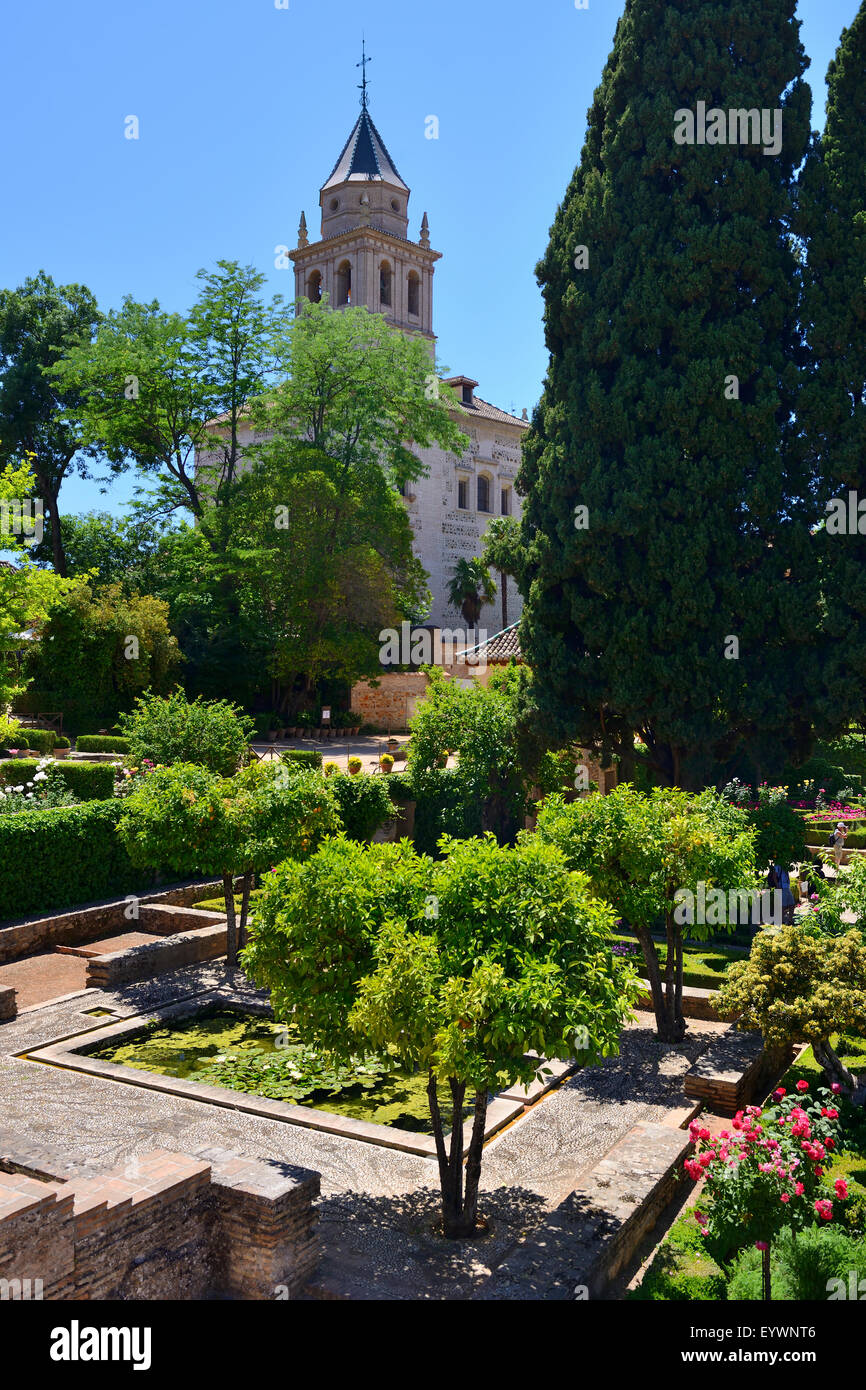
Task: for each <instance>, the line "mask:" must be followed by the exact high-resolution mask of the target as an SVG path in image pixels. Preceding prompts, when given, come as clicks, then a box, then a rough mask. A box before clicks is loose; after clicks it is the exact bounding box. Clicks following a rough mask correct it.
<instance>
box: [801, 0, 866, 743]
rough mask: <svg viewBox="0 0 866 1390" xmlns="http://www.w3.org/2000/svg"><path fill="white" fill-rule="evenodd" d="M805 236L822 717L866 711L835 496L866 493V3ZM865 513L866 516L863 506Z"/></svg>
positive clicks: (806, 197)
mask: <svg viewBox="0 0 866 1390" xmlns="http://www.w3.org/2000/svg"><path fill="white" fill-rule="evenodd" d="M798 211H799V218H798V231H799V232H800V235H801V237H802V238H803V240H804V242H805V248H806V257H807V265H806V268H805V274H804V277H803V279H804V304H803V324H804V331H805V334H806V337H807V340H808V344H809V349H810V372H809V379H808V382H807V384H806V387H805V389H804V391H803V395H802V400H801V402H800V406H799V412H798V413H799V416H800V419H801V422H802V425H803V432H804V436H805V440H806V441H807V444H808V448H809V450H810V463H811V464H812V466H813V468H814V471H815V474H816V477H817V479H818V491H819V498H820V512H821V515H822V516H823V518H824V520H825V521H826V526H822V527H821V528H820V529H819V530H818V531H817V532H816V535H815V540H814V544H815V546H816V547H817V549H818V550H819V553H820V557H821V566H822V579H823V585H824V592H825V596H826V613H825V616H824V624H823V642H822V646H821V651H820V654H819V657H818V660H817V663H816V665H817V669H818V671H819V672H820V674H821V677H822V695H821V700H820V702H819V708H818V720H819V723H820V724H821V725H823V728H824V729H825V730H827V729H829V730H830V732H831V733H836V732H839V731H840V730H844V729H845V728H846V727H847V724H848V722H849V720H851V719H862V718H863V714H864V694H863V692H864V688H866V593H864V587H863V579H862V576H863V570H864V565H866V525H863V526H862V529H861V528H860V527H858V526H857V525H855V526H854V528H851V527H849V525H848V524H847V520H846V524H845V526H844V529H841V530H840V529H839V527H838V524H837V523H836V522H835V521H834V519H833V517H832V512H831V515H830V516H829V517H828V516H827V513H826V511H825V507H827V508H829V507H830V505H831V503H832V501H833V499H838V501H839V502H840V503H841V504H843V506H844V510H845V512H846V513H847V510H848V495H849V492H854V493H856V494H857V497H858V499H862V498H863V497H866V6H862V5H861V7H860V9H859V11H858V13H857V15H856V16H855V18H854V21H853V23H852V24H851V25H850V27H849V28H847V29H845V30H844V31H843V33H842V38H841V41H840V43H839V48H838V50H837V52H836V55H835V57H834V59H833V61H832V62H831V63H830V67H829V70H828V73H827V121H826V125H825V127H824V132H823V135H822V136H821V137H820V139H817V140H816V141H815V142H814V144H813V147H812V149H811V150H810V152H809V158H808V160H807V162H806V165H805V168H804V170H803V173H802V175H801V181H800V189H799V209H798ZM861 521H862V518H861Z"/></svg>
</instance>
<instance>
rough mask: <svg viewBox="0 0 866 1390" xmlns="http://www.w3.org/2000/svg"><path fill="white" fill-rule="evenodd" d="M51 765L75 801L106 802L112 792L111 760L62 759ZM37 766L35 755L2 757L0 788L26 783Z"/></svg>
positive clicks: (112, 773)
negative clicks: (103, 761) (73, 761)
mask: <svg viewBox="0 0 866 1390" xmlns="http://www.w3.org/2000/svg"><path fill="white" fill-rule="evenodd" d="M55 766H56V768H57V770H58V772H59V773H60V775H61V777H62V778H63V780H64V782H65V783H66V785H67V787H68V788H69V790H70V791H71V792H72V794H73V795H74V796H77V797H78V799H79V801H109V800H110V799H111V797H112V796H113V795H114V768H113V767H112V765H111V763H71V762H68V761H66V760H65V759H64V760H61V761H60V762H58V763H56V764H55ZM37 767H38V762H37V760H36V759H35V758H5V759H3V760H2V761H0V782H2V784H3V786H4V787H15V786H18V785H19V783H22V782H30V781H32V779H33V774H34V772H35V771H36V768H37Z"/></svg>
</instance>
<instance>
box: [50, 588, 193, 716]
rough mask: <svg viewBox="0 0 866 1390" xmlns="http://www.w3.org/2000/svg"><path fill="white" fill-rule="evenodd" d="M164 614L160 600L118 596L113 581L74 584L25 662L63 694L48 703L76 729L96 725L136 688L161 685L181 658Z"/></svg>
mask: <svg viewBox="0 0 866 1390" xmlns="http://www.w3.org/2000/svg"><path fill="white" fill-rule="evenodd" d="M168 613H169V610H168V604H167V603H165V602H164V601H163V600H162V599H157V598H152V597H151V596H150V595H139V594H125V593H124V591H123V588H122V586H121V585H120V584H108V585H105V586H101V587H100V586H97V585H95V584H93V583H91V582H90V581H81V582H80V583H79V585H78V586H77V587H76V588H75V589H74V590H72V592H70V593H68V594H65V595H64V596H63V597H62V598H59V599H58V600H57V601H56V602H55V604H54V605H53V607H52V608H51V611H50V614H49V618H48V622H47V623H46V624H45V626H44V628H43V629H42V632H41V635H40V639H39V641H38V642H34V643H32V644H31V649H30V651H29V652H28V655H27V664H26V670H27V673H28V675H30V676H31V677H32V678H33V679H34V681H35V683H36V684H37V685H40V686H42V687H44V688H45V689H49V690H59V691H62V692H63V695H62V703H61V704H58V705H49V706H47V708H49V709H62V710H63V711H64V713H65V715H66V717H67V720H68V721H69V723H70V724H71V725H72V727H74V728H76V729H78V728H88V727H89V728H96V729H98V728H100V727H101V726H103V725H104V726H108V725H109V724H110V723H111V721H112V720H114V719H115V718H116V717H117V714H118V712H119V711H120V710H122V709H128V708H129V706H130V704H131V702H132V700H133V699H134V697H135V696H136V695H138V694H139V693H140V692H141V691H143V690H146V689H148V688H153V689H155V690H165V689H167V687H168V684H169V683H170V675H171V672H172V670H173V669H174V667H176V666H177V664H178V662H179V661H180V651H179V648H178V644H177V640H176V639H175V638H174V637H173V636H172V634H171V631H170V629H169V625H168ZM133 643H134V646H133V645H132V644H133ZM131 655H134V659H133V660H130V656H131ZM44 708H46V706H43V709H44Z"/></svg>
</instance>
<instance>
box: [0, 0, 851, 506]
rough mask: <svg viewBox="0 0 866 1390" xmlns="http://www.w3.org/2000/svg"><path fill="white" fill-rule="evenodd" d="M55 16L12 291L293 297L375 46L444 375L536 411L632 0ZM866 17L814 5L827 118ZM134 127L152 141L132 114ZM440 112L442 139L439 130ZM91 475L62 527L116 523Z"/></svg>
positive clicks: (32, 14)
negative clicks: (203, 286) (214, 286)
mask: <svg viewBox="0 0 866 1390" xmlns="http://www.w3.org/2000/svg"><path fill="white" fill-rule="evenodd" d="M278 3H285V0H276V3H275V0H207V3H204V0H146V3H145V4H129V3H124V0H74V3H69V0H64V2H62V0H38V3H33V0H31V3H29V4H24V5H19V6H16V7H14V9H13V8H12V7H11V6H7V7H6V9H5V14H4V17H3V20H2V27H0V34H2V40H3V42H2V50H3V52H4V57H5V59H6V61H5V63H4V72H3V83H2V88H0V140H2V148H3V151H4V165H5V168H4V186H5V188H6V190H7V192H8V193H9V195H10V196H9V201H8V203H7V207H6V210H5V215H4V219H3V229H2V232H0V284H2V285H5V286H12V285H16V284H19V283H20V282H21V281H22V280H23V279H24V278H25V277H26V276H27V275H33V274H35V273H36V272H37V271H38V270H40V269H45V270H46V271H48V272H49V273H50V274H51V275H52V276H53V277H54V279H55V280H57V281H58V282H60V283H68V282H72V281H79V282H83V283H84V284H86V285H88V286H89V287H90V289H91V290H92V291H93V292H94V294H95V295H96V297H97V299H98V301H99V303H100V305H101V307H102V308H103V309H108V308H111V307H114V306H116V305H118V304H119V303H120V301H121V298H122V296H123V295H124V294H127V293H129V294H132V295H134V296H135V297H136V298H139V299H144V300H150V299H154V298H155V299H158V300H159V301H160V302H161V304H162V305H163V306H164V307H166V308H168V309H178V310H182V309H186V308H187V307H188V306H189V304H190V303H191V301H192V299H193V298H194V297H195V292H196V283H195V272H196V270H198V269H199V267H201V266H209V265H212V264H213V262H214V261H216V260H217V259H219V258H229V259H237V260H240V261H242V262H251V263H253V264H254V265H256V266H257V267H258V268H259V269H261V270H263V271H265V272H266V273H267V274H268V278H269V284H270V286H271V288H272V290H273V291H274V292H279V293H282V294H284V295H285V296H286V297H288V298H291V296H292V294H293V283H294V282H293V276H292V274H291V272H290V271H280V270H276V269H274V256H275V247H277V246H278V245H280V244H283V245H288V246H290V247H292V246H294V245H295V244H296V234H297V227H298V219H299V215H300V212H301V209H302V208H303V209H305V211H306V214H307V221H308V223H309V227H310V232H311V234H317V233H318V192H319V188H320V186H321V184H322V183H323V182H324V181H325V179H326V178H327V176H328V174H329V173H330V171H331V168H332V166H333V164H334V163H335V161H336V159H337V156H338V154H339V152H340V150H341V148H342V146H343V144H344V142H345V140H346V138H347V136H348V134H349V131H350V129H351V127H352V125H353V123H354V121H355V119H356V116H357V113H358V98H359V94H358V92H357V90H356V85H355V84H356V83H357V82H358V81H359V80H360V73H359V72H358V71H357V70H356V68H355V64H356V63H357V61H358V59H359V58H360V49H361V33H362V30H363V31H365V33H366V39H367V49H368V52H369V53H370V54H371V56H372V60H373V61H372V63H371V64H370V67H369V70H368V76H369V81H370V84H371V85H370V108H371V112H372V115H373V119H374V120H375V122H376V124H377V126H378V128H379V130H380V132H381V134H382V136H383V138H384V140H385V142H386V144H387V145H388V147H389V150H390V152H391V155H392V157H393V159H394V160H395V162H396V164H397V167H398V169H399V170H400V173H401V174H402V176H403V178H404V179H405V180H406V182H407V183H408V184H409V186H410V187H411V189H412V198H411V202H410V219H411V220H410V229H409V234H410V236H413V237H417V236H418V235H419V228H420V222H421V216H422V213H423V212H424V211H425V210H426V211H427V212H428V214H429V218H430V229H431V239H432V244H433V246H434V247H435V248H436V249H437V250H439V251H442V252H443V253H444V256H443V259H442V261H440V262H439V265H438V268H437V271H436V280H435V299H434V306H435V322H434V327H435V328H436V331H437V332H438V335H439V353H440V358H441V360H442V362H443V363H444V364H445V365H446V366H447V367H449V368H450V369H451V371H452V372H454V373H457V372H460V373H465V374H466V375H469V376H472V377H475V378H477V379H478V381H479V382H480V386H479V394H480V395H482V396H483V397H485V398H486V399H488V400H492V401H494V402H495V403H496V404H497V405H500V406H502V407H504V408H505V409H511V408H514V409H516V410H517V412H518V413H519V412H520V409H521V408H522V407H523V406H527V407H529V408H530V409H531V407H532V406H533V404H534V403H535V401H536V400H537V398H538V396H539V394H540V390H541V382H542V377H543V374H544V370H545V365H546V354H545V350H544V342H543V335H542V325H541V299H540V295H539V291H538V287H537V285H536V283H535V276H534V266H535V263H536V261H537V259H538V258H539V256H540V255H541V254H542V252H543V250H544V247H545V245H546V241H547V233H548V229H549V226H550V223H551V221H552V219H553V216H554V213H555V211H556V207H557V203H558V202H559V199H560V198H561V197H562V195H563V193H564V191H565V188H566V185H567V183H568V180H569V178H570V176H571V173H572V170H573V168H574V166H575V164H576V162H577V160H578V157H579V154H580V149H581V145H582V143H583V136H584V130H585V123H586V111H587V108H588V106H589V103H590V101H591V98H592V93H593V90H594V89H595V87H596V86H597V84H598V81H599V79H600V76H601V71H602V67H603V65H604V62H605V60H606V58H607V56H608V53H609V52H610V49H611V46H612V40H613V33H614V29H615V26H616V20H617V18H618V16H619V15H620V13H621V12H622V9H623V4H622V0H589V8H588V9H586V10H577V9H576V8H575V5H574V0H536V3H535V4H527V3H525V2H524V3H521V0H473V3H471V4H467V3H465V0H460V2H459V3H458V0H439V2H438V3H437V4H436V5H435V6H433V5H429V4H420V3H417V0H414V2H413V0H408V2H407V0H288V7H287V8H282V9H278V8H277V4H278ZM858 8H859V0H801V3H800V5H799V11H798V13H799V17H800V18H801V20H802V21H803V29H802V37H803V42H804V45H805V48H806V52H807V53H808V55H809V57H810V58H811V60H812V67H811V69H810V70H809V73H808V74H807V76H808V80H809V81H810V83H811V85H812V89H813V94H814V97H815V107H814V113H813V125H815V126H820V125H822V124H823V108H824V100H825V88H824V76H825V73H826V70H827V64H828V62H829V60H830V58H831V57H832V55H833V53H834V51H835V49H836V46H837V44H838V41H839V35H840V33H841V31H842V29H843V28H844V27H845V25H847V24H850V23H851V21H852V20H853V18H854V16H855V15H856V13H857V10H858ZM129 115H135V116H137V117H138V119H139V123H140V138H139V139H138V140H137V141H134V140H127V139H125V138H124V120H125V118H126V117H127V116H129ZM430 115H436V116H438V118H439V123H440V126H439V132H440V133H439V139H438V140H428V139H426V138H425V120H426V118H427V117H428V116H430ZM131 491H132V481H131V480H130V479H129V478H127V479H124V480H121V481H120V482H117V483H115V484H114V485H113V486H112V487H111V489H110V491H109V492H108V493H107V495H106V496H100V492H99V489H98V487H97V486H96V484H94V483H86V482H82V481H79V480H77V479H75V480H72V481H70V482H68V483H67V484H66V485H65V486H64V489H63V492H62V494H61V505H62V507H63V509H64V510H66V511H83V510H87V509H90V508H93V507H100V508H106V509H109V510H121V503H122V501H123V500H124V498H126V497H127V496H129V495H130V494H131Z"/></svg>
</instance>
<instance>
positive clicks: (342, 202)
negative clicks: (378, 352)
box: [289, 42, 441, 338]
mask: <svg viewBox="0 0 866 1390" xmlns="http://www.w3.org/2000/svg"><path fill="white" fill-rule="evenodd" d="M370 62H372V59H371V58H369V57H368V56H367V47H366V42H365V43H364V45H363V48H362V56H361V61H360V63H358V64H357V66H358V67H359V68H361V71H362V80H361V82H360V83H359V90H360V92H361V112H360V115H359V116H358V119H357V120H356V122H355V124H354V126H353V127H352V130H351V132H350V134H349V138H348V140H347V141H346V143H345V145H344V146H343V148H342V150H341V152H340V155H339V158H338V159H337V162H336V164H335V165H334V168H333V169H332V171H331V173H330V175H329V177H328V178H327V180H326V181H325V183H324V184H323V185H322V188H321V190H320V193H319V204H320V206H321V209H322V230H321V239H320V240H319V241H317V242H314V243H313V244H312V245H309V244H307V245H304V244H303V242H304V237H303V236H301V237H299V241H298V247H297V249H296V250H295V251H292V252H290V253H289V254H290V256H291V259H292V260H293V261H294V263H295V295H296V297H297V298H298V299H300V298H307V299H310V300H314V301H316V300H318V299H321V297H322V295H323V294H327V295H328V298H329V302H330V304H331V305H333V306H334V307H336V308H341V307H345V306H346V305H349V304H365V305H366V306H367V307H368V308H369V309H371V310H372V311H374V312H375V313H380V314H384V315H385V316H386V317H387V318H389V319H391V320H392V321H393V322H394V324H395V325H396V326H397V327H399V328H403V329H407V330H410V331H414V332H416V333H421V334H423V335H424V336H425V337H428V338H433V337H434V333H433V269H434V265H435V262H436V261H437V260H439V259H440V255H441V253H440V252H438V251H434V250H432V249H431V247H430V234H429V224H428V222H427V215H426V213H425V215H424V221H423V224H422V229H421V239H420V241H419V242H413V241H410V240H409V239H408V235H409V198H410V195H411V190H410V189H409V186H408V184H406V183H405V182H404V181H403V179H402V178H401V176H400V173H399V171H398V169H397V166H396V164H395V163H394V160H393V159H392V158H391V155H390V153H389V151H388V148H387V146H386V144H385V142H384V140H383V139H382V136H381V135H380V134H379V131H378V130H377V129H376V126H375V124H374V121H373V118H372V116H371V115H370V107H369V83H368V81H367V66H368V64H369V63H370ZM304 230H305V231H306V228H304Z"/></svg>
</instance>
